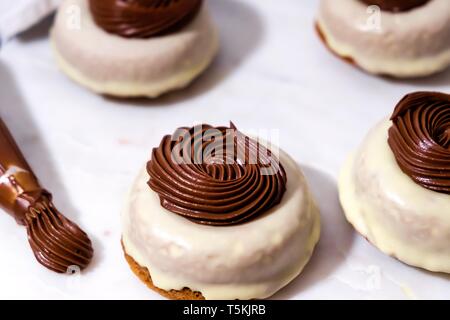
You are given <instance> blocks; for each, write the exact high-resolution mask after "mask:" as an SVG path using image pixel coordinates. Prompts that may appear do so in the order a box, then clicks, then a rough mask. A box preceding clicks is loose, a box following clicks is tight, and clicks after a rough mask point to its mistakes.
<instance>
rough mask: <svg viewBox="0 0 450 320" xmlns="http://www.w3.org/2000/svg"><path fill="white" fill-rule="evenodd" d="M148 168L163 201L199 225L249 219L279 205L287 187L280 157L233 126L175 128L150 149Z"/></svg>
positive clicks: (237, 221) (170, 208) (165, 206)
mask: <svg viewBox="0 0 450 320" xmlns="http://www.w3.org/2000/svg"><path fill="white" fill-rule="evenodd" d="M212 150H214V151H212ZM267 169H268V170H267ZM147 171H148V173H149V175H150V180H149V182H148V184H149V186H150V188H151V189H152V190H153V191H155V192H156V193H157V194H158V195H159V198H160V201H161V205H162V206H163V207H164V208H166V209H167V210H169V211H171V212H174V213H176V214H178V215H180V216H183V217H185V218H187V219H190V220H192V221H193V222H196V223H199V224H206V225H216V226H224V225H236V224H240V223H243V222H247V221H249V220H250V219H254V218H256V217H257V216H259V215H261V214H263V213H264V212H266V211H268V210H269V209H270V208H272V207H274V206H275V205H277V204H279V203H280V202H281V199H282V197H283V195H284V193H285V191H286V182H287V177H286V173H285V171H284V168H283V166H282V165H281V164H280V163H279V161H278V159H277V158H276V157H275V156H274V155H273V154H272V152H271V151H270V150H268V149H267V148H265V147H264V146H262V145H261V144H259V143H258V142H257V141H255V140H253V139H250V138H249V137H246V136H245V135H243V134H242V133H240V132H239V131H238V130H237V129H236V127H235V126H234V125H233V124H231V126H230V127H212V126H210V125H205V124H203V125H198V126H195V127H192V128H179V129H178V130H177V131H176V132H175V133H174V134H173V135H167V136H165V137H164V138H163V139H162V141H161V143H160V145H159V147H158V148H154V149H153V152H152V158H151V160H150V161H149V163H148V164H147Z"/></svg>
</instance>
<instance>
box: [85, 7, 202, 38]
mask: <svg viewBox="0 0 450 320" xmlns="http://www.w3.org/2000/svg"><path fill="white" fill-rule="evenodd" d="M202 4H203V0H89V5H90V10H91V12H92V16H93V18H94V21H95V23H96V24H97V25H98V26H99V27H101V28H102V29H103V30H105V31H106V32H109V33H112V34H116V35H119V36H121V37H125V38H150V37H154V36H160V35H165V34H168V33H170V32H175V31H177V30H179V29H181V28H182V27H184V26H185V25H187V24H188V23H189V22H191V21H192V20H193V19H194V18H195V17H196V16H197V14H198V12H199V11H200V8H201V6H202Z"/></svg>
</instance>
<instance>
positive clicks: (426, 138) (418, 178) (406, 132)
mask: <svg viewBox="0 0 450 320" xmlns="http://www.w3.org/2000/svg"><path fill="white" fill-rule="evenodd" d="M391 120H392V122H393V125H392V127H391V128H390V129H389V139H388V142H389V146H390V147H391V149H392V151H393V152H394V155H395V158H396V159H397V163H398V164H399V166H400V168H401V169H402V171H403V172H404V173H405V174H407V175H408V176H409V177H411V178H412V179H413V180H414V181H415V182H416V183H417V184H419V185H421V186H423V187H425V188H427V189H430V190H433V191H437V192H441V193H445V194H450V95H447V94H443V93H437V92H416V93H412V94H409V95H407V96H406V97H404V98H403V99H402V100H401V101H400V102H399V104H398V105H397V107H396V108H395V111H394V113H393V115H392V117H391Z"/></svg>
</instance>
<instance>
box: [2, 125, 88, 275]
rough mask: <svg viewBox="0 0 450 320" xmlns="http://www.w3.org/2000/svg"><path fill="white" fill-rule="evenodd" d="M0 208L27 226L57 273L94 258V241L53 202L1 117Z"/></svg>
mask: <svg viewBox="0 0 450 320" xmlns="http://www.w3.org/2000/svg"><path fill="white" fill-rule="evenodd" d="M0 175H1V176H0V207H1V208H3V209H4V210H5V211H7V212H8V213H9V214H10V215H12V216H13V217H14V218H15V219H16V221H17V223H18V224H20V225H24V226H25V227H26V229H27V233H28V241H29V243H30V246H31V249H32V250H33V253H34V256H35V257H36V259H37V260H38V261H39V263H41V264H42V265H43V266H45V267H47V268H48V269H50V270H53V271H55V272H58V273H66V272H70V271H71V270H70V267H73V266H76V267H79V268H80V269H84V268H85V267H86V266H87V265H88V264H89V262H90V261H91V259H92V256H93V249H92V244H91V241H90V240H89V238H88V236H87V235H86V233H85V232H83V231H82V230H81V229H80V228H79V227H78V226H77V225H76V224H74V223H73V222H72V221H70V220H69V219H67V218H66V217H64V215H62V214H61V213H60V212H59V211H58V210H57V209H56V208H55V207H54V205H53V203H52V196H51V194H50V193H49V192H48V191H47V190H45V189H43V188H42V187H41V186H40V184H39V182H38V180H37V178H36V176H35V175H34V173H33V171H32V170H31V167H30V166H29V165H28V163H27V161H26V160H25V157H24V156H23V154H22V153H21V152H20V150H19V147H18V146H17V144H16V142H15V141H14V139H13V137H12V135H11V133H10V132H9V130H8V128H7V127H6V125H5V123H4V122H3V121H2V120H1V119H0Z"/></svg>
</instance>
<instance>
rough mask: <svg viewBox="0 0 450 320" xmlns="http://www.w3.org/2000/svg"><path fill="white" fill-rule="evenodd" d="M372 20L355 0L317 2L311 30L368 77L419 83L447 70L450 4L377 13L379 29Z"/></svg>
mask: <svg viewBox="0 0 450 320" xmlns="http://www.w3.org/2000/svg"><path fill="white" fill-rule="evenodd" d="M375 15H376V13H373V11H370V10H368V6H367V5H366V4H364V3H362V2H360V1H359V0H321V3H320V7H319V13H318V17H317V24H318V27H319V28H320V30H321V31H322V33H323V35H324V37H325V39H326V41H327V44H328V46H329V47H330V48H331V49H332V50H333V51H334V52H336V53H337V54H338V55H340V56H343V57H350V58H352V59H353V60H354V61H355V63H356V64H357V65H358V66H360V67H361V68H363V69H365V70H366V71H368V72H370V73H374V74H383V75H390V76H394V77H399V78H402V77H404V78H407V77H419V76H427V75H430V74H433V73H436V72H439V71H442V70H444V69H446V68H447V67H448V66H449V65H450V1H448V0H431V1H430V2H428V3H427V4H426V5H423V6H421V7H418V8H415V9H413V10H410V11H406V12H401V13H391V12H386V11H381V12H380V16H379V17H380V20H379V21H380V25H379V27H380V28H379V29H373V28H370V27H371V26H373V25H376V24H374V20H373V19H377V18H376V16H375Z"/></svg>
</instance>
